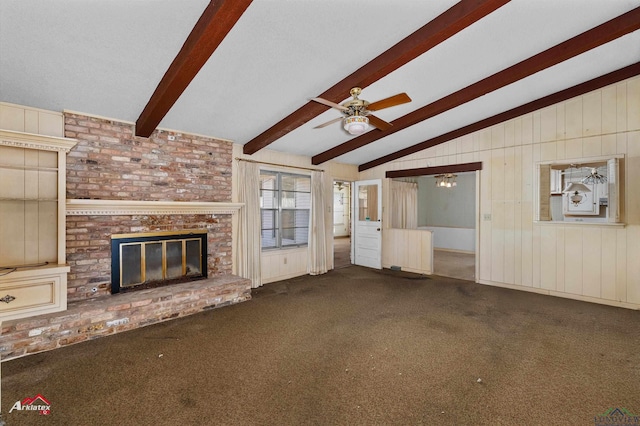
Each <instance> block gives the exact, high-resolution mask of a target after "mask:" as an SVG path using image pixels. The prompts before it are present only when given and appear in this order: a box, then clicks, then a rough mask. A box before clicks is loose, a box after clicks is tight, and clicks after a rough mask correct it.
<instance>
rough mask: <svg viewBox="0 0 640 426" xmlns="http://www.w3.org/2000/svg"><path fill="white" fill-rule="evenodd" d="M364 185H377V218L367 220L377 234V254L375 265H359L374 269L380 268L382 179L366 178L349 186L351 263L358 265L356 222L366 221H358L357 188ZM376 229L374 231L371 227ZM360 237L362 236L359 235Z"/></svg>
mask: <svg viewBox="0 0 640 426" xmlns="http://www.w3.org/2000/svg"><path fill="white" fill-rule="evenodd" d="M365 185H377V187H378V191H377V192H378V194H377V195H378V205H377V215H378V219H377V220H376V221H372V222H369V224H370V225H368V227H369V228H371V231H372V232H377V235H378V242H377V246H378V256H377V259H376V262H375V265H361V266H365V267H371V268H374V269H382V210H383V209H382V197H383V191H382V179H368V180H358V181H355V182H353V183H352V188H351V199H352V210H351V226H352V228H351V263H352V264H354V265H358V263H357V261H358V259H357V250H356V247H357V244H358V232H357V229H358V222H363V223H368V222H367V221H360V217H359V216H360V215H359V213H360V212H359V194H358V192H359V188H360V186H365ZM374 228H375V229H376V230H375V231H374V230H373V229H374ZM361 237H362V236H361Z"/></svg>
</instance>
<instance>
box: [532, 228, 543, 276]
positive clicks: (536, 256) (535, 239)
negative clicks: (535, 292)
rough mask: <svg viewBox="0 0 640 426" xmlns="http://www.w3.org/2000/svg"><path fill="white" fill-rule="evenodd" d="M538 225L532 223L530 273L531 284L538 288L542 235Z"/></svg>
mask: <svg viewBox="0 0 640 426" xmlns="http://www.w3.org/2000/svg"><path fill="white" fill-rule="evenodd" d="M540 232H541V231H540V226H539V225H534V226H533V230H532V234H531V235H532V249H531V254H532V259H531V263H532V273H531V286H532V287H536V288H540V285H541V281H542V277H541V274H540V272H541V271H540V269H541V267H540V266H541V264H542V261H541V256H542V237H541V235H540Z"/></svg>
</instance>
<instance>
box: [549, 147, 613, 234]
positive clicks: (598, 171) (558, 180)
mask: <svg viewBox="0 0 640 426" xmlns="http://www.w3.org/2000/svg"><path fill="white" fill-rule="evenodd" d="M622 161H623V157H622V156H616V157H598V158H583V159H575V160H563V161H561V162H546V163H538V199H537V205H538V206H537V207H538V208H537V217H536V219H537V220H538V221H552V222H586V223H609V224H620V223H621V220H622V219H621V218H622V203H621V198H622V197H621V192H620V191H621V187H620V176H621V171H620V169H621V167H622Z"/></svg>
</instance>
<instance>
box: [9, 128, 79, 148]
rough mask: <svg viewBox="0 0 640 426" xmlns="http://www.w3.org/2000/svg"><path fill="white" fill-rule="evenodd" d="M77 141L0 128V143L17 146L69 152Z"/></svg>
mask: <svg viewBox="0 0 640 426" xmlns="http://www.w3.org/2000/svg"><path fill="white" fill-rule="evenodd" d="M77 143H78V141H77V140H76V139H70V138H60V137H57V136H46V135H37V134H35V133H25V132H14V131H12V130H0V145H5V146H15V147H19V148H29V149H38V150H42V151H58V152H69V151H70V150H71V148H73V147H74V146H75V145H76V144H77Z"/></svg>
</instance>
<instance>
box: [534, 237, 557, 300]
mask: <svg viewBox="0 0 640 426" xmlns="http://www.w3.org/2000/svg"><path fill="white" fill-rule="evenodd" d="M537 228H539V230H540V264H539V265H540V268H539V269H540V288H544V289H547V290H557V278H558V276H557V261H558V256H557V245H556V243H557V236H556V233H557V228H555V227H553V226H537Z"/></svg>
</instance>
